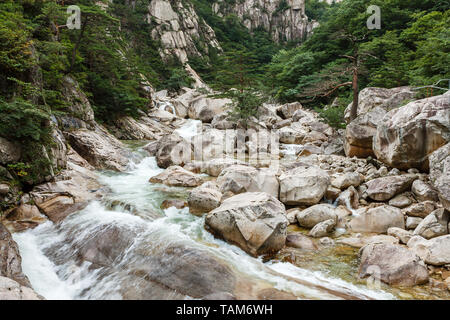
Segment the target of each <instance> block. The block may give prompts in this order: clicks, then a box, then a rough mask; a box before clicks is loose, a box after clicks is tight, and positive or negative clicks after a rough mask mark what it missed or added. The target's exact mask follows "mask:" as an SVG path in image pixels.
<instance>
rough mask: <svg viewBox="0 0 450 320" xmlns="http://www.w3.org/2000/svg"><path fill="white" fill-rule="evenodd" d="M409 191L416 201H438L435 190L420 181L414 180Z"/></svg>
mask: <svg viewBox="0 0 450 320" xmlns="http://www.w3.org/2000/svg"><path fill="white" fill-rule="evenodd" d="M411 191H412V192H413V193H414V195H415V196H416V199H417V200H418V201H427V200H429V201H439V197H438V194H437V192H436V190H434V188H433V187H431V186H430V185H429V184H427V183H425V182H423V181H422V180H419V179H417V180H415V181H414V182H413V184H412V186H411Z"/></svg>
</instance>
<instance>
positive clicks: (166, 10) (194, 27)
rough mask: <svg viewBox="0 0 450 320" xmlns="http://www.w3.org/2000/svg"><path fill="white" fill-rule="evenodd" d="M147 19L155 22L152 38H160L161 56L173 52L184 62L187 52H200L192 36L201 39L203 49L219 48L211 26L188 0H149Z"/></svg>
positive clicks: (196, 54)
mask: <svg viewBox="0 0 450 320" xmlns="http://www.w3.org/2000/svg"><path fill="white" fill-rule="evenodd" d="M147 22H148V23H150V24H151V25H152V26H154V28H153V31H152V34H151V36H152V38H153V39H155V40H160V41H161V46H162V48H161V56H162V57H163V58H170V57H173V56H175V57H177V58H178V59H179V60H180V62H182V63H185V62H187V61H188V57H189V56H200V55H202V53H201V52H200V51H199V48H197V47H196V44H195V41H194V39H201V40H200V41H201V42H203V43H202V47H203V48H205V49H204V50H206V51H207V50H208V49H207V48H208V47H213V48H216V49H219V50H221V49H220V45H219V43H218V42H217V39H216V35H215V33H214V30H213V29H212V28H211V27H210V26H209V25H208V24H206V22H204V21H203V20H201V19H199V17H198V16H197V14H196V12H195V10H194V8H193V6H192V5H191V4H190V3H189V2H186V1H179V0H175V1H165V0H152V1H151V2H150V4H149V6H148V14H147ZM204 53H207V52H204Z"/></svg>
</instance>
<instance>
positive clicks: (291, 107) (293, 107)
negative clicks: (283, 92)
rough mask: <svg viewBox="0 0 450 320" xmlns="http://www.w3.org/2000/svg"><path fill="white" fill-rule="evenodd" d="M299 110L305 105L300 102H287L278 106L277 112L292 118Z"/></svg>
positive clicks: (284, 116)
mask: <svg viewBox="0 0 450 320" xmlns="http://www.w3.org/2000/svg"><path fill="white" fill-rule="evenodd" d="M297 110H303V106H302V104H301V103H300V102H292V103H286V104H283V105H281V106H279V107H278V108H277V114H278V115H280V116H281V117H282V118H283V119H290V118H292V117H293V116H294V114H295V112H296V111H297Z"/></svg>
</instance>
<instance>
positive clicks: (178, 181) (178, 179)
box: [150, 166, 203, 187]
mask: <svg viewBox="0 0 450 320" xmlns="http://www.w3.org/2000/svg"><path fill="white" fill-rule="evenodd" d="M150 182H152V183H162V184H165V185H168V186H172V187H197V186H199V185H201V184H202V183H203V179H202V178H201V177H200V176H199V175H197V174H195V173H192V172H190V171H187V170H185V169H183V168H182V167H180V166H171V167H169V168H167V169H166V170H164V171H163V172H161V173H160V174H158V175H156V176H153V177H151V178H150Z"/></svg>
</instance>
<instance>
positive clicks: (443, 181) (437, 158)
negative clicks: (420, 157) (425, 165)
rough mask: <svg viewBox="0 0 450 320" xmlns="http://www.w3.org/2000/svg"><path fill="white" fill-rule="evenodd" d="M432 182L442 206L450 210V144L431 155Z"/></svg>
mask: <svg viewBox="0 0 450 320" xmlns="http://www.w3.org/2000/svg"><path fill="white" fill-rule="evenodd" d="M429 160H430V180H431V182H432V183H433V185H434V187H435V188H436V189H437V191H438V193H439V200H440V201H441V203H442V205H443V206H444V207H445V208H446V209H447V210H450V143H447V144H446V145H445V146H443V147H441V148H439V149H437V150H436V151H434V152H433V153H432V154H431V155H430V158H429Z"/></svg>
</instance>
